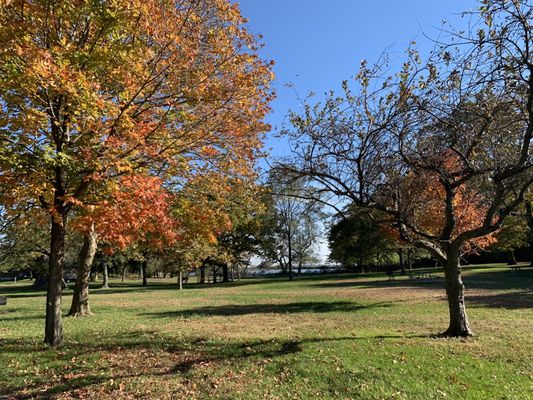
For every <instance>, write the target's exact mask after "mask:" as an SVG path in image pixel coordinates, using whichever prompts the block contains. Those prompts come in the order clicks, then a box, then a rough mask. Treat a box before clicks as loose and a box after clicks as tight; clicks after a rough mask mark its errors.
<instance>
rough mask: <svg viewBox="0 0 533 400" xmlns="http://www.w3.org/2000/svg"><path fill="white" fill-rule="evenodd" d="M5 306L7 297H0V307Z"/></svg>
mask: <svg viewBox="0 0 533 400" xmlns="http://www.w3.org/2000/svg"><path fill="white" fill-rule="evenodd" d="M6 304H7V297H5V296H0V306H5V305H6Z"/></svg>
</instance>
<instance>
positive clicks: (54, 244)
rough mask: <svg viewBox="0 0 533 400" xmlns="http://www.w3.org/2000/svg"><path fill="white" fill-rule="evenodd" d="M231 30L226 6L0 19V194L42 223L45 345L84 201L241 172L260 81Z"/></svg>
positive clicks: (175, 0) (260, 112) (55, 326)
mask: <svg viewBox="0 0 533 400" xmlns="http://www.w3.org/2000/svg"><path fill="white" fill-rule="evenodd" d="M243 22H244V20H243V18H242V17H241V16H240V14H239V11H238V9H237V6H233V5H230V3H229V2H228V1H226V0H201V1H192V0H165V1H155V0H148V1H144V0H143V1H140V0H134V1H122V0H120V1H115V2H112V3H107V2H106V3H102V2H92V1H91V2H79V1H74V0H69V1H62V2H50V1H48V0H38V1H32V2H28V1H26V0H14V1H9V2H3V3H2V5H1V6H0V150H1V151H0V154H1V156H0V171H1V174H0V181H1V182H0V187H2V188H6V191H5V192H4V193H3V200H2V201H3V202H5V203H6V204H9V205H10V208H12V209H15V210H19V211H20V210H22V209H25V208H26V207H27V205H28V204H29V205H31V206H33V207H35V206H40V207H41V209H42V210H43V211H44V212H45V213H46V214H47V215H48V218H49V220H50V225H51V227H50V257H49V259H50V261H49V287H48V292H47V300H46V325H45V343H47V344H49V345H52V346H56V345H59V344H60V343H61V341H62V337H63V335H62V325H61V275H62V269H63V263H64V250H65V245H64V241H65V235H66V232H67V222H68V218H69V216H70V215H71V212H72V210H73V209H75V208H77V207H83V206H86V205H87V204H86V203H85V200H86V196H87V195H88V193H90V192H91V189H93V188H95V187H98V188H102V187H103V186H104V185H102V183H108V182H110V180H114V179H116V178H118V177H120V176H124V175H128V174H130V173H132V172H134V171H135V170H137V169H143V168H144V169H147V168H149V171H157V172H158V173H161V172H164V173H165V174H169V175H176V176H178V177H184V176H185V177H186V176H189V175H193V174H194V173H195V172H196V171H198V170H204V169H206V168H211V169H217V170H223V171H226V172H227V173H231V172H232V171H241V170H246V169H249V168H250V165H251V164H252V163H253V160H254V158H255V157H256V153H257V149H258V148H259V147H260V137H259V133H260V132H262V131H265V130H266V127H265V125H264V124H263V122H262V118H263V116H264V115H265V113H266V111H267V102H268V100H269V98H270V93H269V89H268V84H269V81H270V79H271V73H270V70H269V65H267V64H265V63H263V62H262V61H261V60H259V59H258V57H257V55H256V50H257V45H256V43H255V39H254V38H253V37H252V36H251V35H249V34H248V33H247V32H246V30H245V29H244V28H243V27H242V24H243ZM93 194H94V193H93ZM104 197H105V196H104ZM93 199H94V197H93Z"/></svg>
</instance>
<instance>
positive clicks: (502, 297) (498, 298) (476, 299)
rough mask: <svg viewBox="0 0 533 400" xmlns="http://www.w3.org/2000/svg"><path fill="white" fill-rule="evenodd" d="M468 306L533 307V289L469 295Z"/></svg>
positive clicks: (512, 308) (515, 308) (513, 308)
mask: <svg viewBox="0 0 533 400" xmlns="http://www.w3.org/2000/svg"><path fill="white" fill-rule="evenodd" d="M466 301H467V307H468V306H469V305H471V306H473V307H489V308H506V309H508V310H517V309H521V308H533V291H521V292H512V293H503V294H501V293H500V294H490V295H489V294H488V295H476V296H467V297H466Z"/></svg>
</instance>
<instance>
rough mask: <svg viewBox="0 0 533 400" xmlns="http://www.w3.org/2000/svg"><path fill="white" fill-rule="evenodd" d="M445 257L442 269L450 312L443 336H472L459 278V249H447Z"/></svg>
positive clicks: (463, 290) (463, 289) (462, 287)
mask: <svg viewBox="0 0 533 400" xmlns="http://www.w3.org/2000/svg"><path fill="white" fill-rule="evenodd" d="M446 256H447V262H446V264H445V268H444V275H445V278H446V295H447V296H448V307H449V310H450V326H449V327H448V329H447V330H446V331H445V332H444V335H445V336H454V337H459V336H461V337H466V336H472V335H473V332H472V330H471V329H470V322H469V321H468V316H467V315H466V307H465V287H464V285H463V280H462V278H461V265H460V260H459V249H449V250H448V251H447V254H446Z"/></svg>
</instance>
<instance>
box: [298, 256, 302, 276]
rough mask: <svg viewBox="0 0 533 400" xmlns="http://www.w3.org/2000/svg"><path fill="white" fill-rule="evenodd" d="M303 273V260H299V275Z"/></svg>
mask: <svg viewBox="0 0 533 400" xmlns="http://www.w3.org/2000/svg"><path fill="white" fill-rule="evenodd" d="M301 274H302V260H298V277H300V275H301Z"/></svg>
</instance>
